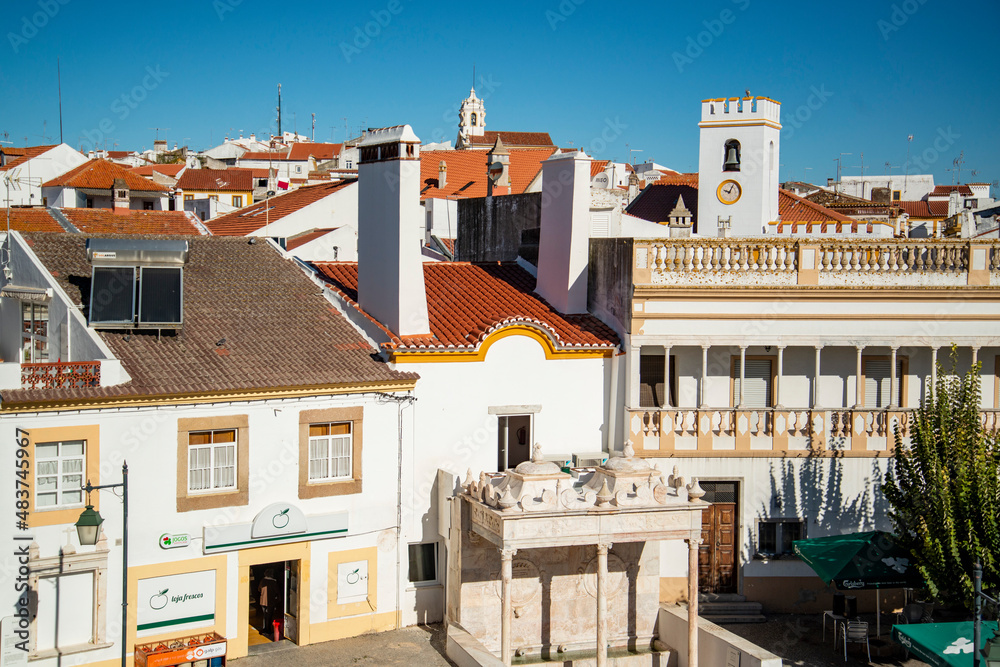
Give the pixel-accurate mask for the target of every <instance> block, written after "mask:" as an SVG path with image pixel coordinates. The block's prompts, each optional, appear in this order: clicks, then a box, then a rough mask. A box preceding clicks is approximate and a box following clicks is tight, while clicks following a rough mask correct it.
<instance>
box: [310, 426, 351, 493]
mask: <svg viewBox="0 0 1000 667" xmlns="http://www.w3.org/2000/svg"><path fill="white" fill-rule="evenodd" d="M350 477H351V423H350V422H340V423H332V424H310V425H309V481H310V482H315V481H326V480H334V479H350Z"/></svg>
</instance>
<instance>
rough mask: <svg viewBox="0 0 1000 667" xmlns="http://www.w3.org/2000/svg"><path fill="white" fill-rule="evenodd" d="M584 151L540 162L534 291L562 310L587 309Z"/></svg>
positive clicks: (587, 161) (587, 178)
mask: <svg viewBox="0 0 1000 667" xmlns="http://www.w3.org/2000/svg"><path fill="white" fill-rule="evenodd" d="M591 162H593V160H592V159H591V157H590V156H589V155H587V154H586V153H584V152H583V151H573V152H570V153H562V154H558V155H553V156H552V157H550V158H549V159H548V160H546V161H545V162H543V163H542V228H541V232H540V238H539V246H538V281H537V285H536V287H535V292H537V293H538V295H539V296H541V297H542V298H543V299H545V300H546V301H548V302H549V305H551V306H552V307H553V308H555V309H556V310H558V311H559V312H560V313H565V314H570V313H586V312H587V262H588V260H589V254H590V164H591Z"/></svg>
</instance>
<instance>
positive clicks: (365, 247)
mask: <svg viewBox="0 0 1000 667" xmlns="http://www.w3.org/2000/svg"><path fill="white" fill-rule="evenodd" d="M359 149H360V160H359V164H358V302H359V304H360V305H361V308H362V309H363V310H364V311H365V312H367V313H368V314H369V315H371V316H372V317H374V318H375V319H376V320H378V321H379V322H381V323H382V324H383V325H385V326H386V327H387V328H388V329H389V330H390V331H392V332H393V333H395V334H396V335H398V336H419V335H429V334H430V324H429V323H428V320H427V293H426V290H425V289H424V267H423V256H422V254H421V251H420V248H421V233H422V229H423V215H422V214H421V207H420V139H418V138H417V135H416V134H414V133H413V130H412V129H411V128H410V126H409V125H397V126H395V127H386V128H382V129H378V130H370V131H369V132H368V133H367V135H366V136H365V139H364V140H363V141H362V142H361V143H360V144H359Z"/></svg>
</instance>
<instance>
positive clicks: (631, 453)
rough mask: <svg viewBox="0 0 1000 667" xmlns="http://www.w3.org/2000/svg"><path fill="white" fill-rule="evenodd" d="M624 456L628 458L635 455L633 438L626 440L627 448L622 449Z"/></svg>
mask: <svg viewBox="0 0 1000 667" xmlns="http://www.w3.org/2000/svg"><path fill="white" fill-rule="evenodd" d="M622 456H624V457H625V458H628V459H630V458H632V457H633V456H635V448H634V447H633V446H632V441H631V440H626V441H625V449H623V450H622Z"/></svg>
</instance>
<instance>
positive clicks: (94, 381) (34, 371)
mask: <svg viewBox="0 0 1000 667" xmlns="http://www.w3.org/2000/svg"><path fill="white" fill-rule="evenodd" d="M100 385H101V362H100V361H56V362H50V363H23V364H21V388H22V389H57V388H59V389H62V388H67V387H99V386H100Z"/></svg>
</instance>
